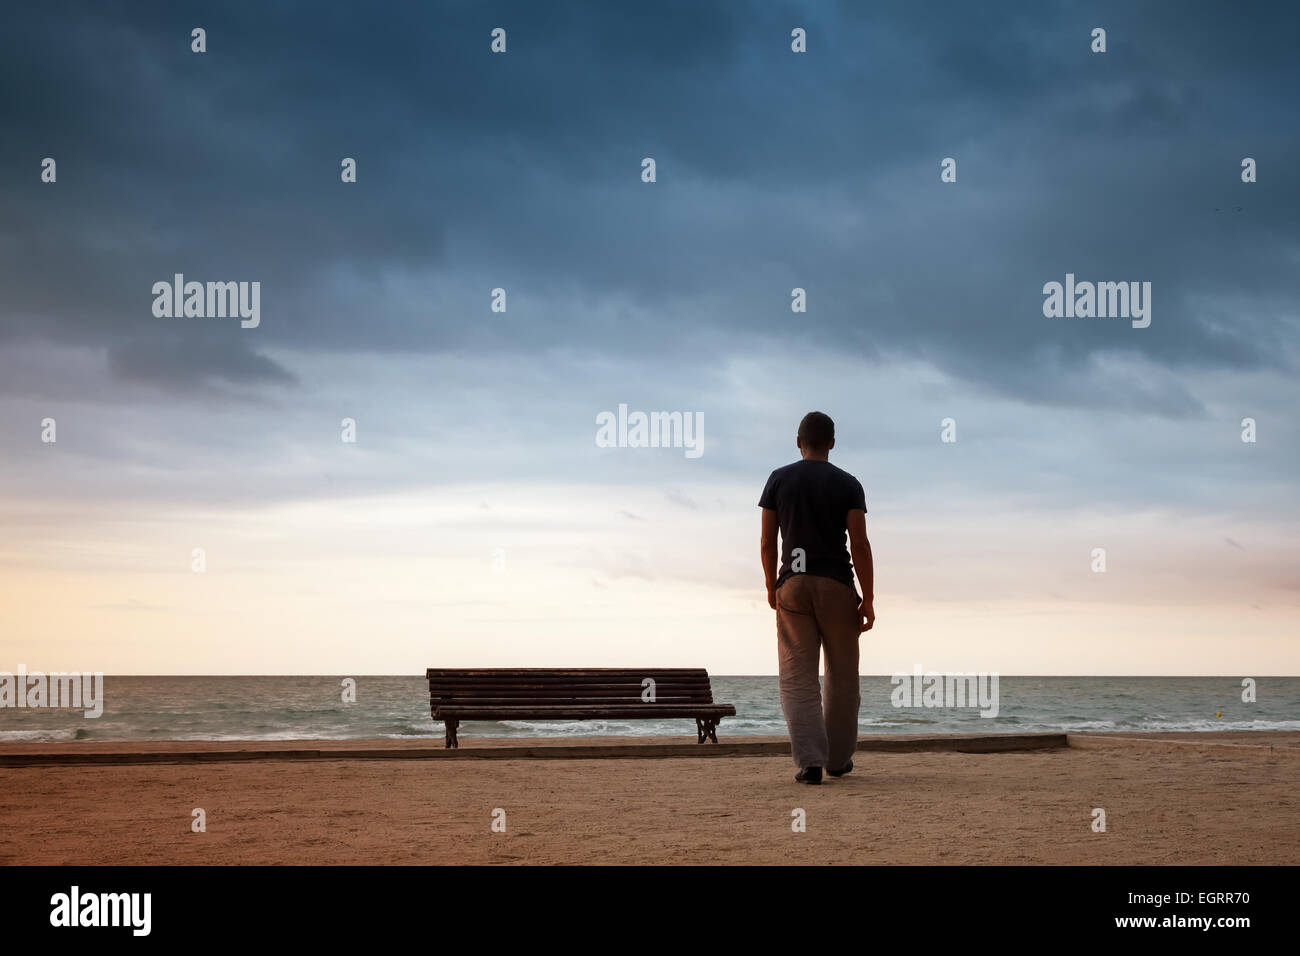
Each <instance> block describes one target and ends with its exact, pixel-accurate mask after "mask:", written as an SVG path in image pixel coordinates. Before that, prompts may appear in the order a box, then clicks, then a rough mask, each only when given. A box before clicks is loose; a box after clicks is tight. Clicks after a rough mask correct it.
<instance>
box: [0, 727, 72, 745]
mask: <svg viewBox="0 0 1300 956" xmlns="http://www.w3.org/2000/svg"><path fill="white" fill-rule="evenodd" d="M81 733H82V732H81V731H80V730H0V743H37V744H43V743H53V742H57V741H61V740H82V739H84V738H83V737H82V736H81Z"/></svg>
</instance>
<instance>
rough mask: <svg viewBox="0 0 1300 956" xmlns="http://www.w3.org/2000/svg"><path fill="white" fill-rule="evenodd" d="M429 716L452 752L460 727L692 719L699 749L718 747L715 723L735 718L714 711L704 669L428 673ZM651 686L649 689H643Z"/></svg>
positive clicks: (717, 707) (724, 710)
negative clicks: (527, 722) (502, 722)
mask: <svg viewBox="0 0 1300 956" xmlns="http://www.w3.org/2000/svg"><path fill="white" fill-rule="evenodd" d="M425 676H427V677H428V678H429V710H430V712H431V713H432V714H433V719H434V720H440V721H442V722H443V723H444V724H446V726H447V746H448V747H457V746H459V743H458V742H457V740H456V728H457V727H459V726H460V722H461V721H462V720H529V719H533V720H536V719H541V720H605V719H609V720H660V719H663V718H675V717H682V718H688V719H689V718H691V717H694V718H695V730H696V734H697V735H698V737H699V740H698V742H699V743H704V741H705V740H706V739H708V740H712V741H713V742H714V743H715V744H716V743H717V742H718V734H717V727H718V721H720V720H722V718H723V717H734V716H735V714H736V708H735V707H733V706H732V705H731V704H715V703H714V702H713V689H712V687H711V686H710V685H709V672H708V671H706V670H704V669H703V668H678V667H671V668H670V667H642V668H633V667H628V668H606V667H578V668H552V667H533V668H522V669H517V670H507V669H501V668H488V669H461V668H434V667H431V668H429V670H428V671H427V672H426V675H425ZM651 681H653V684H651V683H650V682H651Z"/></svg>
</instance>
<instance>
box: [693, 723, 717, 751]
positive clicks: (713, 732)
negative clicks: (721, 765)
mask: <svg viewBox="0 0 1300 956" xmlns="http://www.w3.org/2000/svg"><path fill="white" fill-rule="evenodd" d="M695 732H696V734H697V735H698V736H699V740H698V741H696V742H697V743H701V744H702V743H704V741H705V740H706V739H707V740H712V741H713V742H714V743H715V744H716V743H717V742H718V722H717V721H716V720H705V719H703V718H701V717H696V718H695Z"/></svg>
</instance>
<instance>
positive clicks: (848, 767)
mask: <svg viewBox="0 0 1300 956" xmlns="http://www.w3.org/2000/svg"><path fill="white" fill-rule="evenodd" d="M852 769H853V761H852V760H850V761H849V762H848V763H846V764H845V765H844V766H843V767H840V769H839V770H827V771H826V772H827V773H828V774H830V775H831V776H832V777H842V776H844V775H845V774H846V773H848V772H849V771H850V770H852Z"/></svg>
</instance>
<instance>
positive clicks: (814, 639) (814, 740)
mask: <svg viewBox="0 0 1300 956" xmlns="http://www.w3.org/2000/svg"><path fill="white" fill-rule="evenodd" d="M858 605H859V601H858V593H857V591H855V590H854V589H853V588H851V587H849V586H848V585H847V584H844V583H843V582H841V581H836V580H835V579H834V578H826V577H821V576H819V575H811V574H795V575H791V576H790V577H788V578H786V580H785V581H784V582H783V583H782V584H781V587H780V588H779V589H778V590H777V592H776V638H777V648H778V653H779V655H780V673H781V710H782V711H784V713H785V722H786V726H787V727H789V729H790V747H791V750H792V751H793V756H794V763H795V766H796V767H799V768H801V769H802V768H803V767H824V768H826V769H828V770H839V769H840V768H841V767H843V766H845V765H846V764H847V763H848V762H849V761H850V760H852V759H853V752H854V750H856V749H857V744H858V707H859V705H860V704H861V701H862V698H861V693H860V689H859V685H858V637H859V635H860V633H861V627H860V624H861V617H860V616H859V613H858ZM822 652H825V655H826V704H825V709H824V710H823V707H822V689H821V685H820V683H819V682H818V680H817V669H818V668H817V662H818V657H819V656H820V655H821V653H822Z"/></svg>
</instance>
